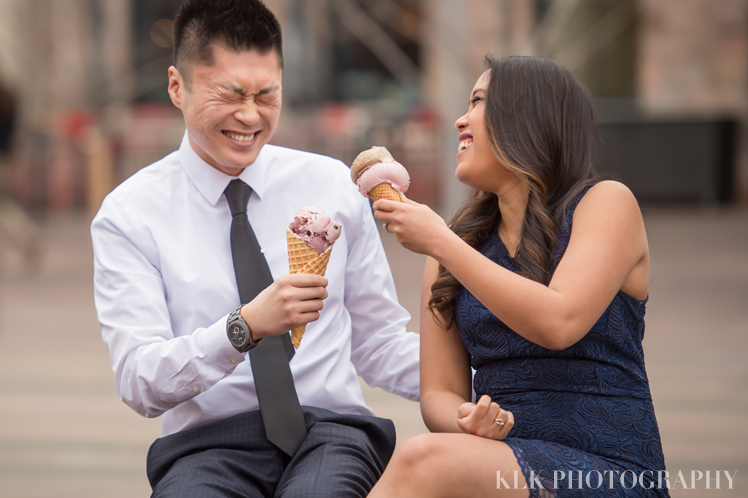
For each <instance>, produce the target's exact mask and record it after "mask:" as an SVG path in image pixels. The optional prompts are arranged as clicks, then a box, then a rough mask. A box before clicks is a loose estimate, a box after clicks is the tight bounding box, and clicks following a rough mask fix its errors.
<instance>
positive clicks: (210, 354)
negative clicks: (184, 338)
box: [202, 315, 247, 377]
mask: <svg viewBox="0 0 748 498" xmlns="http://www.w3.org/2000/svg"><path fill="white" fill-rule="evenodd" d="M228 318H229V315H226V316H224V317H223V318H221V319H220V320H218V321H217V322H216V323H214V324H213V325H211V326H210V327H208V328H207V329H205V333H204V334H203V337H202V339H203V340H202V343H203V344H202V350H203V351H204V352H205V359H206V361H207V362H208V363H209V364H210V365H211V367H213V368H215V369H216V370H218V371H223V372H224V377H225V376H226V375H228V374H230V373H231V372H233V371H234V369H235V368H236V366H237V365H238V364H239V363H241V362H243V361H244V360H246V359H247V355H246V353H240V352H239V351H237V350H236V349H235V348H234V346H232V345H231V343H230V342H229V338H228V335H227V334H226V323H227V322H228Z"/></svg>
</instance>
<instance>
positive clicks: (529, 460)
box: [455, 191, 669, 498]
mask: <svg viewBox="0 0 748 498" xmlns="http://www.w3.org/2000/svg"><path fill="white" fill-rule="evenodd" d="M585 192H586V191H585ZM582 195H584V193H583V194H582ZM580 199H581V196H580ZM578 202H579V199H577V202H575V203H574V205H573V206H572V207H571V208H570V209H569V212H568V213H567V216H566V221H565V223H564V225H563V226H561V227H560V228H559V232H558V243H557V245H556V249H555V250H554V254H553V262H552V267H553V268H555V266H556V265H557V264H558V262H559V260H560V259H561V257H562V256H563V254H564V251H565V250H566V246H567V245H568V243H569V237H570V234H571V223H572V216H573V214H574V209H575V208H576V205H577V203H578ZM479 250H480V252H481V253H483V254H484V255H485V256H486V257H488V258H490V259H491V260H492V261H494V262H495V263H497V264H499V265H501V266H503V267H504V268H507V269H509V270H512V271H515V265H514V260H513V258H511V257H510V256H509V254H508V252H507V249H506V247H504V244H503V243H502V241H501V239H500V238H499V236H498V232H496V233H494V234H493V236H491V237H490V239H489V240H487V241H486V242H485V243H484V244H483V245H482V247H480V248H479ZM645 305H646V300H645V301H638V300H636V299H634V298H632V297H630V296H628V295H626V294H623V293H622V292H619V293H618V294H616V296H615V298H614V299H613V301H612V302H611V303H610V305H609V306H608V308H607V309H606V310H605V313H603V315H602V316H601V317H600V319H599V320H598V321H597V323H595V325H594V326H593V327H592V330H590V331H589V332H588V333H587V335H586V336H584V338H583V339H582V340H580V341H579V342H578V343H576V344H574V345H573V346H571V347H569V348H567V349H564V350H562V351H553V350H550V349H546V348H543V347H541V346H538V345H537V344H534V343H532V342H530V341H528V340H526V339H524V338H522V337H521V336H519V335H518V334H517V333H515V332H514V331H513V330H511V329H510V328H509V327H507V326H506V325H504V323H502V322H501V320H499V319H498V318H496V316H494V315H493V314H492V313H491V312H490V311H488V310H487V309H486V307H485V306H483V305H482V304H481V303H480V302H479V301H478V300H477V299H476V298H475V297H474V296H473V295H472V294H470V293H469V292H467V291H466V290H464V289H463V290H462V292H461V293H459V294H458V295H457V296H456V298H455V322H456V324H457V329H458V331H459V334H460V336H461V338H462V341H463V342H464V344H465V347H466V349H467V351H468V352H469V353H470V355H471V357H472V359H471V363H472V366H473V368H474V369H475V370H476V374H475V378H474V389H475V393H476V395H477V396H478V397H480V396H482V395H484V394H488V395H489V396H490V397H491V399H492V400H493V401H495V402H496V403H498V404H499V405H501V407H502V408H503V409H505V410H509V411H511V412H512V413H513V414H514V420H515V422H514V427H513V428H512V430H511V431H510V432H509V434H508V437H507V438H506V439H505V440H504V442H506V443H507V444H508V445H509V446H510V447H511V448H512V450H514V454H515V456H516V457H517V460H518V461H519V464H520V466H521V467H522V472H523V473H524V476H525V479H526V481H527V483H528V487H529V488H530V496H531V497H559V498H561V497H570V496H585V497H587V496H606V497H608V496H620V497H644V496H659V497H666V496H669V494H668V491H667V489H665V484H664V474H660V475H658V471H664V470H665V462H664V457H663V454H662V445H661V443H660V434H659V430H658V427H657V421H656V420H655V413H654V409H653V406H652V398H651V396H650V392H649V382H648V380H647V374H646V371H645V369H644V353H643V351H642V338H643V335H644V311H645ZM538 311H539V312H540V311H541V310H538ZM580 471H581V472H582V474H581V475H580V474H579V472H580ZM561 472H563V475H562V474H561ZM569 475H571V476H572V479H571V480H569V479H568V476H569ZM622 475H623V483H622V482H621V476H622ZM580 476H581V482H580ZM587 476H589V483H588V482H587ZM634 476H635V479H636V484H635V485H634V484H633V479H634ZM660 476H662V477H663V481H662V486H663V489H658V477H660ZM554 477H555V478H556V479H557V480H556V484H557V485H558V488H557V489H554ZM506 481H507V483H509V485H513V482H512V479H507V480H506ZM539 486H542V488H540V487H539ZM650 486H652V488H651V489H649V487H650ZM611 488H612V489H611Z"/></svg>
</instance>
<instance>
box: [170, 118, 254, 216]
mask: <svg viewBox="0 0 748 498" xmlns="http://www.w3.org/2000/svg"><path fill="white" fill-rule="evenodd" d="M264 150H265V147H263V148H262V150H260V153H259V155H258V156H257V159H256V160H255V162H254V163H252V164H250V165H249V166H247V167H246V168H244V170H242V172H241V173H240V174H239V176H238V177H234V176H230V175H227V174H226V173H223V172H221V171H219V170H217V169H216V168H214V167H213V166H211V165H210V164H208V163H206V162H205V161H204V160H203V159H202V158H201V157H200V156H199V155H197V152H195V149H193V148H192V145H191V144H190V139H189V138H188V136H187V131H185V132H184V137H182V144H181V145H180V146H179V151H178V154H179V164H181V166H182V169H184V171H185V173H187V176H188V177H189V178H190V180H191V181H192V183H193V184H194V185H195V187H197V189H198V190H199V191H200V193H201V194H202V195H203V197H205V199H206V200H207V201H208V202H210V204H211V205H213V206H215V205H216V203H217V202H218V200H219V199H220V198H221V195H222V194H223V191H224V190H226V187H227V186H228V184H229V182H230V181H231V180H235V179H237V178H239V179H240V180H242V181H243V182H244V183H246V184H247V185H249V186H250V187H252V191H253V192H255V193H256V194H257V195H258V197H260V199H262V193H263V191H264V187H265V158H264V154H263V152H264Z"/></svg>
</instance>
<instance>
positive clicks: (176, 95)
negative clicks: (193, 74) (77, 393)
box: [169, 66, 187, 109]
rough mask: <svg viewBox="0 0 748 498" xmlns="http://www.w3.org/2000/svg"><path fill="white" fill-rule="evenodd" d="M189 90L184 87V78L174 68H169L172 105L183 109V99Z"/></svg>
mask: <svg viewBox="0 0 748 498" xmlns="http://www.w3.org/2000/svg"><path fill="white" fill-rule="evenodd" d="M186 90H187V89H186V88H185V85H184V77H183V76H182V73H180V72H179V69H177V68H176V67H174V66H170V67H169V97H171V103H172V104H174V105H175V106H176V107H177V108H179V109H181V108H182V99H183V98H184V92H185V91H186Z"/></svg>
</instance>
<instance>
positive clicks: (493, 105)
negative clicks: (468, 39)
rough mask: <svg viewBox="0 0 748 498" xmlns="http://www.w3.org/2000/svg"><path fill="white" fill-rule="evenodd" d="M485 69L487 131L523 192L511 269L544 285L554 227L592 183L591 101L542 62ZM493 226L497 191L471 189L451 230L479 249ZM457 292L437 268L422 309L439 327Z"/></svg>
mask: <svg viewBox="0 0 748 498" xmlns="http://www.w3.org/2000/svg"><path fill="white" fill-rule="evenodd" d="M486 66H487V67H488V70H489V71H490V81H489V84H488V90H487V92H486V103H485V106H486V108H485V117H484V119H485V126H486V134H487V136H488V137H489V139H490V141H491V147H492V149H493V150H494V152H495V153H496V156H497V157H498V159H499V161H500V162H501V164H503V165H504V166H506V167H507V168H509V169H510V170H511V171H512V172H514V173H515V174H517V175H518V176H519V177H520V179H522V181H523V182H524V183H525V185H527V187H528V190H529V198H528V202H527V208H526V210H525V217H524V221H523V223H522V228H521V231H520V239H519V244H518V247H517V253H516V255H515V265H516V271H517V273H519V274H520V275H522V276H524V277H527V278H529V279H531V280H534V281H536V282H540V283H542V284H544V285H548V282H549V281H550V277H551V257H552V254H553V248H554V246H555V244H556V232H557V229H558V227H559V226H560V224H561V223H562V222H563V220H564V216H565V214H566V211H567V209H568V208H569V206H570V205H571V204H572V203H573V202H574V201H575V200H576V198H577V197H578V196H579V195H580V194H581V192H582V190H583V189H584V188H585V187H586V186H588V185H591V184H593V183H594V182H595V181H596V180H597V176H596V174H595V171H594V168H593V145H594V143H595V141H596V137H597V127H596V125H595V122H594V116H593V111H592V99H591V97H590V94H589V92H588V91H587V89H586V88H585V87H584V86H583V85H582V84H581V83H580V82H579V81H578V80H577V79H576V77H574V75H573V74H572V73H571V72H570V71H569V70H568V69H566V68H565V67H563V66H561V65H560V64H556V63H555V62H553V61H550V60H548V59H543V58H541V57H505V58H501V59H493V58H490V57H486ZM500 221H501V213H500V211H499V202H498V197H497V196H496V194H494V193H492V192H481V191H477V190H474V191H473V192H472V193H471V194H470V197H469V198H468V200H467V201H465V203H463V204H462V206H461V207H460V208H459V210H458V211H457V213H456V214H455V216H454V217H453V218H452V221H451V222H450V226H451V228H452V230H453V231H454V232H455V233H456V234H457V235H459V236H460V237H461V238H462V239H463V240H464V241H465V242H467V243H468V244H469V245H470V246H472V247H475V248H478V247H480V246H481V245H482V244H483V243H484V242H485V241H486V239H487V238H488V237H489V236H491V235H492V234H493V233H494V232H496V231H497V230H498V228H499V222H500ZM461 290H462V284H460V282H459V281H458V280H457V279H456V278H455V277H454V276H452V274H451V273H449V272H448V271H447V270H446V269H445V268H444V267H443V266H440V267H439V276H438V277H437V279H436V281H435V282H434V284H433V285H432V286H431V298H430V299H429V302H428V306H429V309H430V310H431V312H432V313H433V314H434V315H435V316H437V317H439V318H441V319H442V320H443V322H444V323H443V324H444V325H445V326H446V327H450V326H451V325H452V324H453V323H454V298H455V296H457V294H458V293H459V292H460V291H461Z"/></svg>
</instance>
